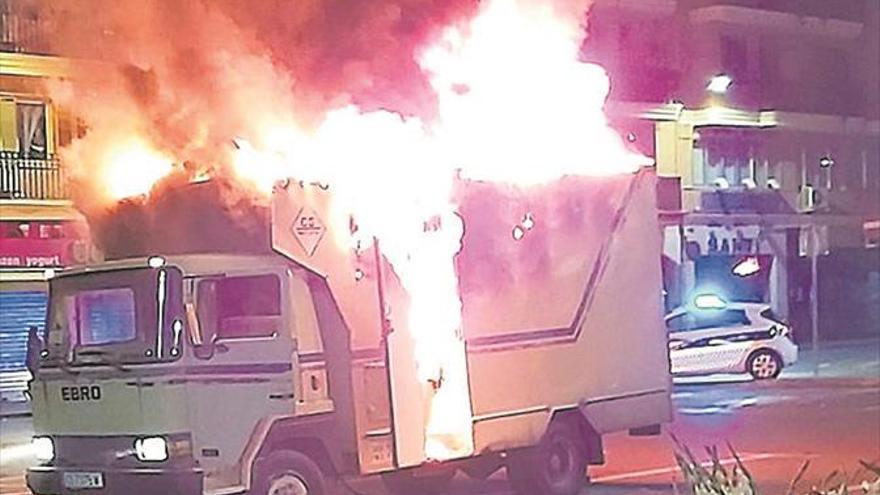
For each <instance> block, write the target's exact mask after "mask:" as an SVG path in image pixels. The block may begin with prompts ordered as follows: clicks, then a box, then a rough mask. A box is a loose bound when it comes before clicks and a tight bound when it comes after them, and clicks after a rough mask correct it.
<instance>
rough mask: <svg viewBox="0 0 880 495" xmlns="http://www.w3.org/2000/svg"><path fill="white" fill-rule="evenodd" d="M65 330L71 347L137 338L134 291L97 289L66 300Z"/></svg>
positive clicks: (113, 342) (112, 342) (127, 289)
mask: <svg viewBox="0 0 880 495" xmlns="http://www.w3.org/2000/svg"><path fill="white" fill-rule="evenodd" d="M65 303H66V306H67V311H66V313H67V318H68V328H69V329H70V332H71V341H72V342H73V343H74V344H75V345H83V346H90V345H103V344H115V343H119V342H128V341H130V340H134V338H135V335H136V334H137V328H136V327H135V301H134V291H133V290H131V289H129V288H121V289H100V290H89V291H82V292H78V293H76V294H75V295H72V296H67V298H66V301H65Z"/></svg>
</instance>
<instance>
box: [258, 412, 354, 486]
mask: <svg viewBox="0 0 880 495" xmlns="http://www.w3.org/2000/svg"><path fill="white" fill-rule="evenodd" d="M336 423H337V417H336V414H334V413H326V414H319V415H314V416H305V417H301V416H289V417H287V416H282V417H275V418H271V419H269V420H268V421H267V423H266V424H265V425H264V426H263V428H262V432H260V435H259V438H258V439H257V441H258V442H259V444H258V445H257V446H256V448H255V449H253V453H252V454H251V455H249V456H247V458H246V459H243V461H244V462H243V466H242V471H243V473H242V476H243V481H244V485H245V486H246V487H247V488H248V489H250V488H251V487H252V486H253V483H254V473H256V472H257V470H258V469H259V465H260V462H261V460H263V459H266V458H267V457H268V456H269V455H271V454H272V453H274V452H278V451H293V452H299V453H300V454H302V455H304V456H306V457H308V458H309V459H311V460H312V461H313V462H314V463H315V464H317V465H318V467H319V468H320V470H321V473H322V474H323V475H324V476H326V477H328V478H335V477H337V476H339V475H340V474H342V473H348V472H352V471H357V453H356V452H354V453H352V452H347V451H346V449H345V448H344V447H343V446H342V445H340V442H339V438H338V437H337V436H336V435H335V433H336Z"/></svg>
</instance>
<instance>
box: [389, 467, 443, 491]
mask: <svg viewBox="0 0 880 495" xmlns="http://www.w3.org/2000/svg"><path fill="white" fill-rule="evenodd" d="M454 476H455V470H445V471H440V472H437V473H431V474H423V475H419V476H416V475H415V470H413V469H405V470H402V471H394V472H390V473H385V474H383V475H382V482H383V483H384V484H385V488H387V489H388V491H389V492H391V493H392V494H394V495H415V494H419V495H423V494H424V495H440V494H443V493H448V492H449V485H450V483H452V478H453V477H454Z"/></svg>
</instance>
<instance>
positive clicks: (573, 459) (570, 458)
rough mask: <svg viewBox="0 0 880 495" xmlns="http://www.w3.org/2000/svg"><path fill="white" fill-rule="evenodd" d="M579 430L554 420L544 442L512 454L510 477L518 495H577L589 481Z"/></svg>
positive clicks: (509, 469)
mask: <svg viewBox="0 0 880 495" xmlns="http://www.w3.org/2000/svg"><path fill="white" fill-rule="evenodd" d="M579 439H580V436H579V435H578V432H577V430H576V429H575V428H574V427H573V426H572V425H571V424H569V423H568V422H566V421H559V420H556V421H553V422H552V423H550V426H549V428H547V432H546V433H545V434H544V437H543V438H542V439H541V442H540V443H539V444H538V445H537V446H536V447H533V448H530V449H526V450H523V451H521V452H517V453H512V454H511V456H510V459H509V460H508V463H507V479H508V481H509V482H510V485H511V488H513V491H514V492H515V493H517V494H518V495H537V494H541V495H576V494H577V493H579V492H580V491H581V489H582V488H583V487H584V486H585V485H586V483H587V456H586V453H585V449H584V446H583V445H582V442H581V441H580V440H579Z"/></svg>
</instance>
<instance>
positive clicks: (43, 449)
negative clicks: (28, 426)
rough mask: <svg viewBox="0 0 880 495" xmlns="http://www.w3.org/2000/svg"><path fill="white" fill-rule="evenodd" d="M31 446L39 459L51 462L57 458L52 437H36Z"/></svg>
mask: <svg viewBox="0 0 880 495" xmlns="http://www.w3.org/2000/svg"><path fill="white" fill-rule="evenodd" d="M31 446H32V447H33V449H34V457H36V458H37V460H38V461H40V462H49V461H51V460H52V459H54V458H55V442H53V441H52V439H51V438H50V437H34V438H33V440H31Z"/></svg>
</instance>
